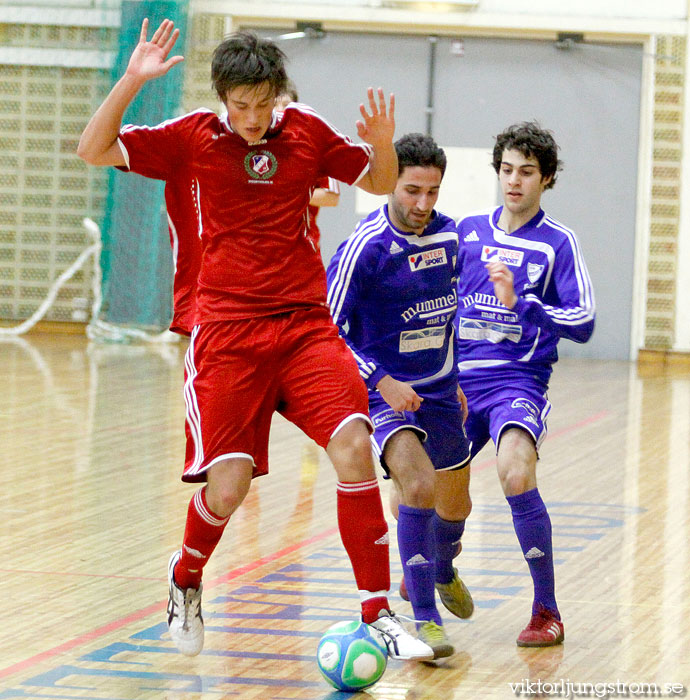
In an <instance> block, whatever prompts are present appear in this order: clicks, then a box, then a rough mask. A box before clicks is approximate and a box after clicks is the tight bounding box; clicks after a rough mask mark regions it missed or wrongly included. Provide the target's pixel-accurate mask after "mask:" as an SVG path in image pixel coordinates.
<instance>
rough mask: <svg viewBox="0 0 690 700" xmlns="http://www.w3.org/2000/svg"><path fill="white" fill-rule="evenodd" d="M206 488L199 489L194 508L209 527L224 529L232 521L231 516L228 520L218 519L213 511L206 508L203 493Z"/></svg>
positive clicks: (195, 496)
mask: <svg viewBox="0 0 690 700" xmlns="http://www.w3.org/2000/svg"><path fill="white" fill-rule="evenodd" d="M205 488H206V487H205V486H204V488H201V489H199V490H198V491H197V492H196V493H195V494H194V508H195V509H196V512H197V513H198V514H199V517H201V518H202V519H203V520H205V521H206V522H207V523H208V524H209V525H213V526H214V527H222V526H223V525H225V523H227V522H228V520H230V516H228V517H227V518H218V517H216V516H215V515H213V513H211V511H210V510H209V509H208V508H207V507H206V504H205V503H204V496H203V491H204V489H205Z"/></svg>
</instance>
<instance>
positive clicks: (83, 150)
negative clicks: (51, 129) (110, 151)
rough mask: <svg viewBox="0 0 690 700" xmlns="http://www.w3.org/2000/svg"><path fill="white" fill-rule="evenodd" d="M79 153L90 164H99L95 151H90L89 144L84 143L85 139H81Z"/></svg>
mask: <svg viewBox="0 0 690 700" xmlns="http://www.w3.org/2000/svg"><path fill="white" fill-rule="evenodd" d="M77 155H78V156H79V157H80V158H81V159H82V160H83V161H84V162H86V163H88V164H89V165H98V163H96V162H95V158H94V156H93V153H91V152H90V150H89V148H88V146H87V145H86V144H85V143H83V139H79V145H78V146H77Z"/></svg>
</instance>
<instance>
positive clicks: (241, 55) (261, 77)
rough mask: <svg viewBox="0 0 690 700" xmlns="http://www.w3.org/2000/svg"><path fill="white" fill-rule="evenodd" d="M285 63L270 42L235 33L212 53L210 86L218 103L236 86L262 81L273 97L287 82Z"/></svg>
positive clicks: (245, 33) (282, 55) (276, 48)
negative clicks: (270, 90) (269, 88)
mask: <svg viewBox="0 0 690 700" xmlns="http://www.w3.org/2000/svg"><path fill="white" fill-rule="evenodd" d="M286 60H287V59H286V56H285V54H284V53H283V52H282V51H281V50H280V49H279V48H278V46H277V45H276V44H275V43H274V42H273V41H271V40H270V39H262V38H260V37H259V36H257V35H256V34H254V32H248V31H241V32H235V33H234V34H231V35H230V36H229V37H227V38H226V39H225V40H224V41H223V42H221V43H220V44H219V45H218V46H217V47H216V50H215V51H214V52H213V59H212V61H211V83H212V85H213V88H214V89H215V91H216V93H217V94H218V97H220V99H221V101H222V102H225V100H226V98H227V94H228V92H230V91H232V90H234V89H235V88H236V87H240V86H256V85H259V84H260V83H264V82H266V83H268V84H269V85H270V86H271V88H272V90H273V94H274V95H280V94H281V93H282V92H284V91H285V86H286V85H287V81H288V77H287V74H286V72H285V61H286Z"/></svg>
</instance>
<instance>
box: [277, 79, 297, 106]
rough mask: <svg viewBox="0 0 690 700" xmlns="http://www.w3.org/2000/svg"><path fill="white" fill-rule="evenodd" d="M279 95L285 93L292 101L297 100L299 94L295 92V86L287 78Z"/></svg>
mask: <svg viewBox="0 0 690 700" xmlns="http://www.w3.org/2000/svg"><path fill="white" fill-rule="evenodd" d="M280 94H281V95H287V96H288V97H289V98H290V100H292V102H299V95H298V94H297V86H296V85H295V84H294V83H293V82H292V80H290V79H289V78H288V79H287V81H286V83H285V87H284V88H283V90H282V91H281V93H280Z"/></svg>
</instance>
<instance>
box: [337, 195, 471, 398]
mask: <svg viewBox="0 0 690 700" xmlns="http://www.w3.org/2000/svg"><path fill="white" fill-rule="evenodd" d="M457 252H458V235H457V233H456V231H455V222H454V221H453V219H451V218H450V217H448V216H445V215H444V214H440V213H439V212H434V216H433V218H432V219H431V221H430V222H429V224H428V225H427V227H426V228H425V229H424V233H423V234H422V235H421V236H417V235H415V234H414V233H404V232H402V231H398V230H397V229H396V228H395V227H394V226H393V225H392V224H391V222H390V219H389V218H388V205H385V206H383V207H381V208H380V209H377V210H376V211H374V212H372V213H371V214H370V215H369V216H367V217H366V218H364V219H362V221H360V222H359V224H357V228H356V229H355V231H354V233H353V234H352V235H351V236H350V237H349V238H348V239H347V240H345V241H343V243H341V244H340V246H339V248H338V250H337V251H336V253H335V255H334V256H333V259H332V260H331V262H330V264H329V265H328V268H327V270H326V274H327V278H328V303H329V305H330V307H331V315H332V316H333V320H334V321H335V322H336V324H337V325H338V327H339V328H340V331H341V334H342V336H343V337H344V338H345V342H346V343H347V344H348V345H349V346H350V348H351V349H352V352H353V353H354V356H355V359H356V360H357V364H358V365H359V372H360V374H361V376H362V378H363V379H364V381H365V382H366V384H367V386H368V387H369V390H370V391H375V390H376V384H377V383H378V382H379V380H380V379H381V378H382V377H384V376H385V375H387V374H389V375H390V376H391V377H393V378H395V379H397V380H399V381H401V382H407V383H408V384H410V385H411V386H413V387H414V389H415V391H416V392H417V393H418V394H419V395H420V396H426V397H430V398H432V397H439V396H445V395H446V394H448V393H449V392H450V393H453V394H454V393H455V390H456V388H457V370H456V368H455V357H456V355H455V352H454V350H455V348H454V340H455V339H454V333H453V318H454V316H455V311H456V307H457V292H456V284H455V281H456V280H455V276H456V267H455V265H456V261H457Z"/></svg>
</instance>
